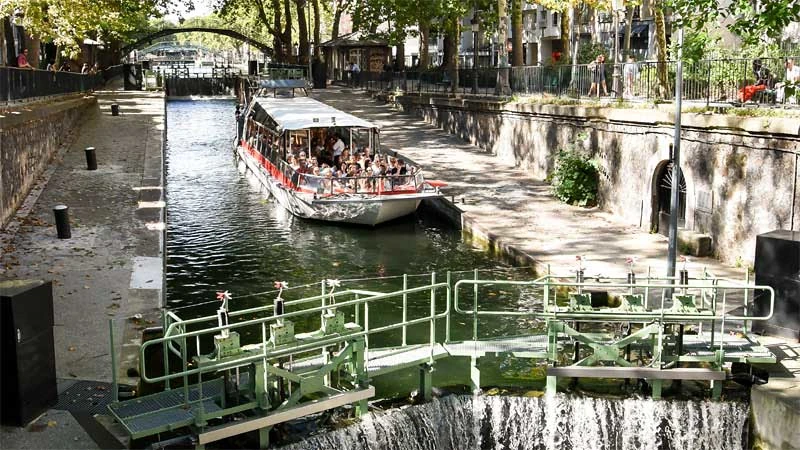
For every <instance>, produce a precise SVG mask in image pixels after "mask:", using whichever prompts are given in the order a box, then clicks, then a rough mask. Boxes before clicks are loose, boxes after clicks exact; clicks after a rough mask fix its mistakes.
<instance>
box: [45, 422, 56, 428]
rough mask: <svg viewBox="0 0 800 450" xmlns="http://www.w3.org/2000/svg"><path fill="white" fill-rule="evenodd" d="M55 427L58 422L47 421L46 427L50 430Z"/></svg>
mask: <svg viewBox="0 0 800 450" xmlns="http://www.w3.org/2000/svg"><path fill="white" fill-rule="evenodd" d="M56 425H58V422H56V421H55V420H48V421H47V426H48V427H50V428H54V427H55V426H56Z"/></svg>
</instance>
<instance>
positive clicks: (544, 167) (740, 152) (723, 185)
mask: <svg viewBox="0 0 800 450" xmlns="http://www.w3.org/2000/svg"><path fill="white" fill-rule="evenodd" d="M397 102H398V104H399V105H400V106H401V107H403V108H404V109H406V110H407V111H410V112H413V113H415V114H417V115H419V116H421V117H422V118H424V119H425V120H426V121H427V122H429V123H432V124H435V125H438V126H440V127H441V128H443V129H444V130H446V131H448V132H450V133H454V134H457V135H458V136H461V137H462V138H464V139H465V140H468V141H470V142H471V143H473V144H475V145H478V146H480V147H481V148H484V149H486V150H487V151H489V152H492V153H493V154H495V155H496V156H497V157H499V158H503V159H505V160H508V161H510V162H513V163H514V164H516V165H517V166H519V167H522V168H524V169H527V170H529V171H530V175H531V176H532V177H534V178H538V179H544V178H545V177H546V176H547V175H548V174H549V173H550V172H551V171H552V170H553V166H554V163H555V161H556V155H557V154H558V151H559V150H562V149H567V148H569V147H570V146H571V145H575V146H576V147H579V148H583V149H584V150H585V151H587V152H589V153H591V154H592V155H594V156H595V157H596V158H598V159H599V161H600V162H601V165H602V167H603V169H604V170H603V171H604V173H603V175H602V176H601V183H600V197H601V199H600V202H601V206H602V208H603V209H605V210H608V211H610V212H612V213H614V214H616V215H618V216H619V217H621V218H622V219H623V220H624V221H626V222H628V223H631V224H635V225H637V226H639V227H640V228H642V229H645V230H653V229H654V228H656V227H657V226H658V222H659V216H660V215H661V214H659V209H660V206H659V199H658V192H659V185H660V184H663V181H664V180H663V175H664V172H665V169H666V168H667V164H668V162H669V160H670V158H671V154H672V153H671V152H672V144H673V140H674V137H673V136H674V133H673V131H674V114H673V113H671V112H669V111H667V110H659V109H621V108H602V107H583V106H575V105H570V106H560V105H539V104H502V103H497V102H487V101H469V100H463V99H453V98H442V97H438V98H437V97H415V96H406V97H399V98H398V99H397ZM682 124H683V132H682V137H681V160H682V164H681V170H682V172H683V177H684V179H685V182H686V197H685V198H686V200H685V201H686V212H685V223H684V225H683V227H684V228H685V229H687V230H693V231H695V232H698V233H703V234H708V235H710V236H711V238H712V239H713V244H712V245H713V251H714V254H715V255H716V256H717V257H718V258H720V259H721V260H723V261H725V262H729V263H737V262H739V263H742V264H752V262H753V260H754V257H755V239H756V235H758V234H760V233H765V232H768V231H772V230H774V229H794V230H800V199H798V196H800V189H798V176H799V175H798V162H799V161H798V159H800V156H798V155H800V120H798V119H787V118H774V117H770V118H740V117H735V116H728V115H720V114H708V115H707V114H688V113H684V115H683V117H682ZM579 137H582V139H579ZM662 220H663V217H662ZM662 227H663V225H662Z"/></svg>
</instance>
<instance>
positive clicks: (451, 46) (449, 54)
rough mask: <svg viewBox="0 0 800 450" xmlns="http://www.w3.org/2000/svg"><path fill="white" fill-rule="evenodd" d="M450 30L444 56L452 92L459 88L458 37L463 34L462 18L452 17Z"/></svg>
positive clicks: (446, 39)
mask: <svg viewBox="0 0 800 450" xmlns="http://www.w3.org/2000/svg"><path fill="white" fill-rule="evenodd" d="M449 20H450V25H451V26H450V27H449V28H450V30H449V31H448V32H447V34H446V35H445V36H444V57H445V61H446V62H447V73H448V74H450V92H452V93H455V92H456V90H457V89H458V37H459V36H461V20H460V18H459V17H451V18H450V19H449Z"/></svg>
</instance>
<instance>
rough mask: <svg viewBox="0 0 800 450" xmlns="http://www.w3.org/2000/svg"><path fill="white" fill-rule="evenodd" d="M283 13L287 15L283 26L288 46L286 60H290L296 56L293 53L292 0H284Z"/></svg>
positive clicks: (284, 40) (284, 41)
mask: <svg viewBox="0 0 800 450" xmlns="http://www.w3.org/2000/svg"><path fill="white" fill-rule="evenodd" d="M283 15H284V16H285V17H286V23H284V27H283V43H284V45H285V46H286V55H285V56H286V57H285V59H284V61H287V62H288V61H290V60H291V59H292V57H293V56H294V55H293V54H292V5H291V3H290V0H283Z"/></svg>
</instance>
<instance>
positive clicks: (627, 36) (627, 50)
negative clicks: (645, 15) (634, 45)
mask: <svg viewBox="0 0 800 450" xmlns="http://www.w3.org/2000/svg"><path fill="white" fill-rule="evenodd" d="M625 14H626V15H627V19H628V20H626V21H625V48H624V50H623V55H622V58H623V59H626V58H627V57H628V56H630V54H631V27H632V25H633V6H628V11H627V12H626V13H625Z"/></svg>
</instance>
